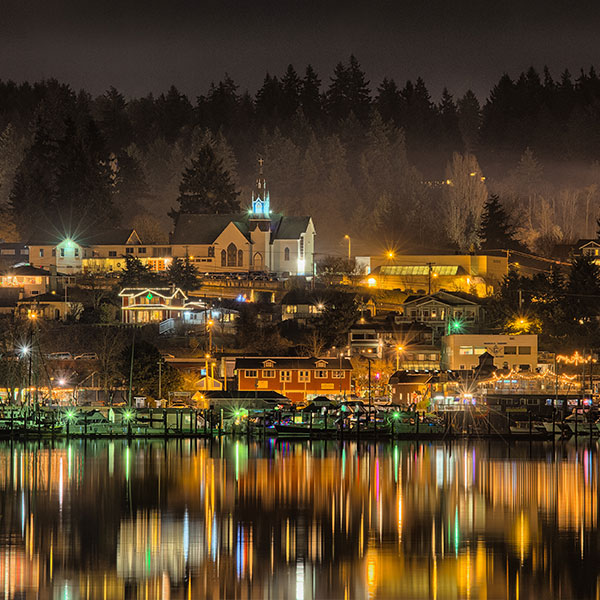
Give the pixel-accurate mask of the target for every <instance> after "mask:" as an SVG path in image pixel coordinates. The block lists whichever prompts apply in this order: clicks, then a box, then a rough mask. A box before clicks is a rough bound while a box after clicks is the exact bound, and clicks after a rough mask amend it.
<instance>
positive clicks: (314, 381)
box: [235, 357, 352, 402]
mask: <svg viewBox="0 0 600 600" xmlns="http://www.w3.org/2000/svg"><path fill="white" fill-rule="evenodd" d="M235 372H236V374H237V382H238V390H240V391H272V392H278V393H280V394H282V395H284V396H286V397H287V398H289V399H290V400H292V401H294V402H302V401H304V400H310V399H311V398H314V397H315V396H328V397H330V396H337V397H343V396H347V395H349V394H350V391H351V383H352V382H351V379H352V363H351V362H350V360H348V359H347V358H310V357H307V358H302V357H252V358H237V359H236V361H235Z"/></svg>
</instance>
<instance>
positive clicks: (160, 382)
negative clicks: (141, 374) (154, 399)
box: [158, 358, 163, 400]
mask: <svg viewBox="0 0 600 600" xmlns="http://www.w3.org/2000/svg"><path fill="white" fill-rule="evenodd" d="M162 365H163V361H162V358H161V359H160V360H159V361H158V399H159V400H162Z"/></svg>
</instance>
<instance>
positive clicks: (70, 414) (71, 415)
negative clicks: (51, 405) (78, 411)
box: [65, 409, 75, 421]
mask: <svg viewBox="0 0 600 600" xmlns="http://www.w3.org/2000/svg"><path fill="white" fill-rule="evenodd" d="M65 417H67V421H72V420H73V419H74V418H75V411H74V410H73V409H71V410H68V411H67V412H66V414H65Z"/></svg>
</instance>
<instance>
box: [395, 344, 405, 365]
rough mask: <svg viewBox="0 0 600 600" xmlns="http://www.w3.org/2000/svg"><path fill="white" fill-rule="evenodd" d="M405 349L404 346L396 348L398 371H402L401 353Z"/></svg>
mask: <svg viewBox="0 0 600 600" xmlns="http://www.w3.org/2000/svg"><path fill="white" fill-rule="evenodd" d="M403 350H404V348H403V347H402V346H397V347H396V371H399V370H400V352H402V351H403Z"/></svg>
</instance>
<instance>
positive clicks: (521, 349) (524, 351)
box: [519, 346, 531, 354]
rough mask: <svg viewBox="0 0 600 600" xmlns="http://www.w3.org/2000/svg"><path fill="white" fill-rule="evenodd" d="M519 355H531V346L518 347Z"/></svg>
mask: <svg viewBox="0 0 600 600" xmlns="http://www.w3.org/2000/svg"><path fill="white" fill-rule="evenodd" d="M519 354H531V346H519Z"/></svg>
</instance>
